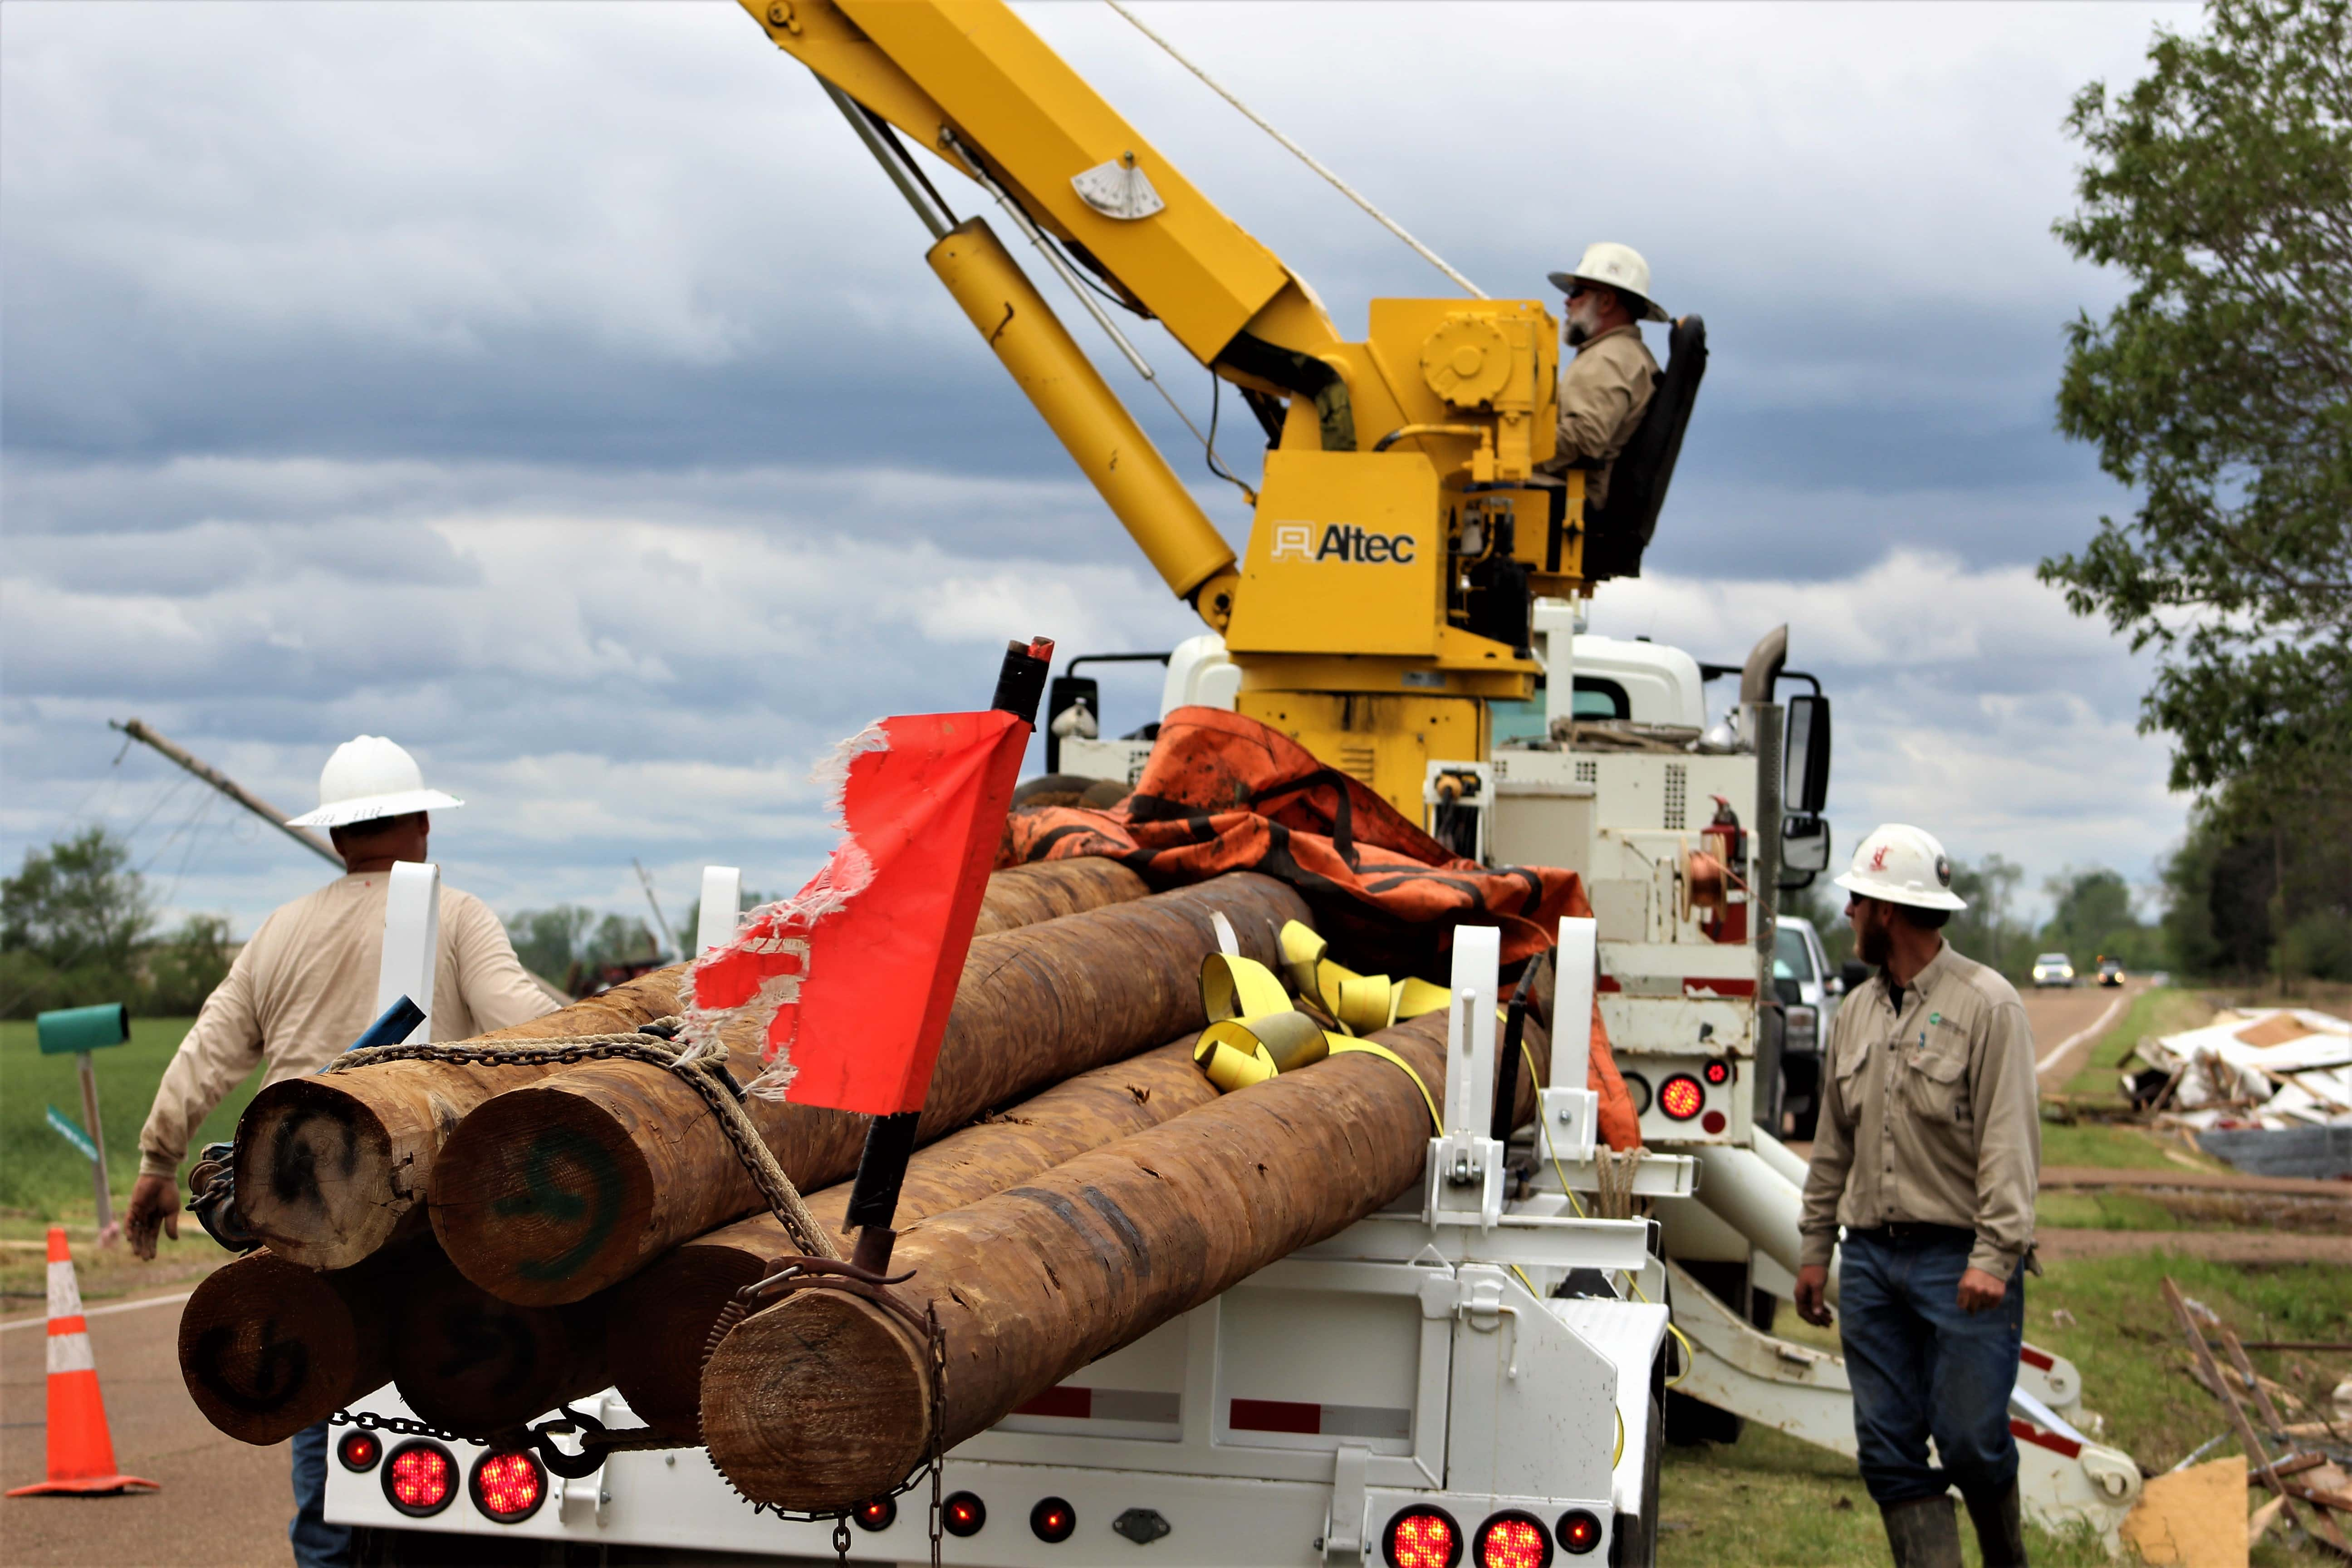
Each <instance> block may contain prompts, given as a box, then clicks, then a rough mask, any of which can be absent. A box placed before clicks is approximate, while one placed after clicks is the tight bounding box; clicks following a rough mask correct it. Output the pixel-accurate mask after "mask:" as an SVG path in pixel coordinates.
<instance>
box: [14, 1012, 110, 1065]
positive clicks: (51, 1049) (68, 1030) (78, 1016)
mask: <svg viewBox="0 0 2352 1568" xmlns="http://www.w3.org/2000/svg"><path fill="white" fill-rule="evenodd" d="M20 1016H21V1015H20ZM38 1022H39V1026H40V1033H41V1054H42V1055H43V1056H45V1057H61V1056H66V1055H68V1054H70V1053H74V1052H79V1051H94V1050H98V1049H100V1048H101V1047H106V1046H119V1045H121V1044H122V1042H123V1041H125V1040H127V1039H129V1038H130V1037H131V1009H130V1008H128V1007H126V1006H124V1005H122V1004H121V1003H120V1002H106V1003H101V1004H100V1005H98V1006H95V1007H60V1008H58V1009H57V1011H55V1012H53V1013H44V1014H42V1015H41V1016H40V1018H39V1020H38Z"/></svg>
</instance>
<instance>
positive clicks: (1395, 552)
mask: <svg viewBox="0 0 2352 1568" xmlns="http://www.w3.org/2000/svg"><path fill="white" fill-rule="evenodd" d="M1413 547H1414V545H1413V537H1412V534H1410V533H1373V532H1371V531H1369V530H1366V529H1361V528H1358V527H1357V526H1356V525H1355V524H1353V523H1349V522H1330V523H1325V524H1324V525H1323V531H1322V534H1321V536H1320V537H1319V538H1318V536H1317V534H1316V531H1315V525H1314V524H1313V523H1311V522H1277V523H1276V524H1275V525H1274V552H1273V554H1272V555H1271V556H1270V557H1269V558H1268V559H1270V560H1275V561H1358V562H1367V563H1372V564H1376V565H1397V566H1403V565H1408V564H1410V563H1412V552H1413Z"/></svg>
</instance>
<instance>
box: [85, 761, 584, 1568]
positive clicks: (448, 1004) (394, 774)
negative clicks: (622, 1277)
mask: <svg viewBox="0 0 2352 1568" xmlns="http://www.w3.org/2000/svg"><path fill="white" fill-rule="evenodd" d="M463 804H464V803H463V802H461V801H458V800H455V799H453V798H451V797H450V796H448V795H444V794H442V793H441V792H440V791H439V790H437V789H427V788H425V778H424V775H423V773H420V772H419V771H418V769H417V766H416V760H415V758H413V757H411V756H410V755H409V754H408V753H407V752H405V751H404V750H402V749H401V748H400V747H399V746H396V745H394V743H393V742H390V741H387V740H385V739H384V738H383V736H381V735H361V736H359V737H357V738H356V739H353V740H351V741H347V742H344V743H343V744H342V745H341V746H338V747H337V748H335V753H334V755H333V756H331V757H330V758H328V759H327V765H326V768H325V769H324V771H322V772H321V773H320V775H319V808H318V809H317V810H316V811H311V812H306V813H304V814H303V815H302V816H298V817H295V818H294V819H293V820H292V821H291V822H289V823H288V824H287V826H289V827H323V828H326V829H327V830H328V833H329V835H330V836H331V837H332V838H333V840H334V845H335V852H336V853H337V854H339V855H341V857H342V858H343V870H344V874H343V875H342V877H341V878H340V879H337V880H335V881H332V882H330V883H328V884H327V885H326V886H325V887H323V888H321V889H319V890H318V891H316V892H314V893H310V894H308V895H306V896H305V897H302V898H299V899H297V900H294V901H293V902H292V903H290V904H287V905H285V906H283V907H282V908H280V909H278V910H275V911H273V912H272V913H271V914H270V916H269V918H268V919H267V920H265V921H262V922H261V927H260V929H259V930H257V931H255V932H254V934H253V939H252V940H251V941H250V942H247V943H246V944H245V947H244V949H243V950H242V951H241V952H238V953H237V955H236V962H235V963H232V964H231V965H230V966H229V972H228V975H227V977H226V979H224V980H223V981H222V982H221V983H220V984H219V985H218V986H217V987H216V988H215V990H214V992H213V994H211V995H210V996H208V997H206V998H205V1005H204V1007H203V1009H202V1010H201V1011H200V1012H198V1014H197V1015H196V1021H195V1024H194V1026H192V1027H191V1028H190V1029H189V1030H188V1033H187V1035H186V1037H184V1039H182V1040H181V1042H180V1048H179V1051H178V1053H177V1054H175V1055H174V1056H173V1058H172V1061H171V1065H170V1066H169V1067H167V1068H165V1069H164V1071H163V1083H162V1085H161V1086H160V1087H158V1088H157V1089H156V1090H155V1105H154V1109H153V1110H151V1111H150V1112H149V1113H148V1116H147V1125H146V1126H145V1127H144V1128H142V1129H141V1131H140V1133H139V1182H138V1184H137V1185H136V1186H135V1187H134V1188H132V1190H131V1208H130V1212H129V1213H128V1214H127V1215H125V1216H124V1220H123V1229H124V1233H125V1234H126V1235H127V1236H128V1237H130V1239H131V1247H133V1248H134V1249H135V1250H136V1251H137V1252H138V1254H139V1256H140V1257H142V1258H152V1257H154V1256H155V1233H156V1231H157V1229H158V1228H159V1227H160V1228H162V1229H163V1230H164V1231H165V1232H167V1233H168V1234H169V1235H171V1236H172V1237H173V1238H174V1239H176V1238H177V1237H178V1236H179V1234H180V1226H179V1213H180V1194H179V1186H178V1175H179V1169H180V1164H181V1162H182V1161H183V1160H184V1159H185V1158H186V1156H187V1152H188V1142H189V1140H190V1139H191V1137H193V1136H194V1132H195V1130H196V1128H197V1127H198V1126H200V1125H201V1124H202V1123H203V1121H204V1120H205V1117H207V1116H209V1115H211V1114H212V1112H213V1110H214V1108H215V1106H217V1105H219V1104H220V1102H221V1100H222V1098H223V1097H224V1096H226V1094H227V1093H228V1091H229V1090H230V1089H232V1088H234V1087H235V1086H236V1084H237V1083H238V1082H239V1081H241V1080H242V1079H244V1078H245V1077H246V1075H247V1074H248V1073H250V1072H251V1071H252V1070H253V1068H255V1066H256V1065H257V1064H258V1065H259V1066H260V1067H261V1068H262V1071H263V1080H262V1081H263V1083H264V1084H265V1085H267V1084H271V1083H276V1082H277V1081H278V1079H286V1078H294V1077H298V1076H299V1075H301V1074H304V1073H311V1072H316V1071H318V1070H319V1068H321V1067H323V1066H325V1065H326V1064H327V1063H328V1062H329V1061H330V1060H331V1059H332V1058H334V1057H335V1056H336V1055H337V1054H339V1053H340V1052H341V1051H344V1050H346V1049H348V1048H349V1047H350V1046H351V1044H352V1041H353V1040H355V1039H357V1038H358V1037H359V1036H360V1034H361V1032H362V1031H363V1030H364V1029H366V1027H367V1026H368V1025H369V1024H370V1023H372V1022H373V1014H374V1012H375V992H376V978H377V973H378V971H379V970H380V968H381V967H382V963H383V916H384V895H385V890H386V889H387V887H388V886H389V884H390V881H391V875H390V873H391V871H392V868H393V865H394V862H396V861H401V860H413V861H422V860H424V859H425V847H426V841H427V838H428V837H429V836H430V834H431V832H432V829H433V819H432V813H434V812H436V811H446V810H451V809H454V808H455V807H457V806H458V805H463ZM431 1003H432V1005H431V1008H430V1011H431V1014H432V1018H433V1038H435V1039H436V1040H455V1039H464V1038H466V1037H468V1036H471V1035H478V1034H481V1033H484V1032H486V1031H488V1030H491V1029H503V1028H509V1027H511V1026H514V1025H517V1024H521V1023H526V1022H528V1021H529V1020H530V1019H532V1018H536V1017H538V1016H541V1014H543V1013H547V1012H551V1011H552V1010H553V1009H554V1007H555V1006H556V1000H555V998H554V997H553V996H552V995H551V994H550V993H549V992H548V991H547V990H546V989H545V988H543V987H542V986H541V985H540V984H538V983H537V982H536V981H534V980H532V978H531V977H530V973H528V972H526V971H525V970H524V968H523V966H522V963H521V961H520V960H519V959H517V958H516V957H515V951H514V946H513V944H512V943H511V942H509V941H508V940H507V933H506V928H505V927H504V926H503V925H501V924H499V917H498V916H496V915H494V914H492V913H491V912H490V910H489V906H488V905H487V904H485V903H483V902H482V900H479V899H478V898H476V897H474V896H473V895H472V894H471V893H461V892H459V891H457V889H454V888H451V887H448V886H447V885H446V884H444V885H443V887H442V889H441V931H440V952H439V953H438V955H437V956H436V961H435V966H434V983H433V996H432V999H431ZM326 1484H327V1428H326V1424H325V1423H324V1422H320V1424H319V1425H317V1426H312V1427H310V1428H309V1429H307V1430H305V1431H303V1432H301V1433H299V1434H298V1435H297V1436H296V1437H295V1439H294V1496H295V1509H296V1511H295V1516H294V1521H293V1523H292V1524H291V1525H290V1526H289V1528H288V1531H287V1533H288V1538H289V1540H290V1541H291V1542H292V1543H293V1548H294V1560H295V1562H296V1563H298V1564H300V1565H301V1568H341V1565H342V1564H347V1563H350V1562H351V1560H352V1541H351V1531H349V1530H348V1529H346V1528H344V1527H342V1526H341V1525H331V1524H329V1523H327V1521H326V1518H325V1515H324V1512H323V1507H324V1501H325V1494H326Z"/></svg>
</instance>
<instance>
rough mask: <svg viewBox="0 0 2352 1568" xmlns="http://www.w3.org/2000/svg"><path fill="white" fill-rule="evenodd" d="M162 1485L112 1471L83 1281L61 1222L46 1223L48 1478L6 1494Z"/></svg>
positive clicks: (109, 1439) (111, 1443) (111, 1441)
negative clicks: (83, 1303)
mask: <svg viewBox="0 0 2352 1568" xmlns="http://www.w3.org/2000/svg"><path fill="white" fill-rule="evenodd" d="M134 1487H144V1488H146V1489H148V1490H150V1491H160V1490H162V1488H161V1487H160V1486H159V1485H158V1484H157V1483H156V1482H154V1481H148V1480H142V1479H139V1478H138V1477H137V1476H125V1475H119V1474H117V1473H116V1471H115V1468H114V1439H113V1438H112V1437H111V1436H108V1434H107V1430H106V1401H105V1400H104V1399H102V1398H100V1395H99V1392H98V1363H97V1362H95V1361H94V1360H92V1359H91V1357H90V1353H89V1326H88V1325H87V1324H86V1323H85V1322H84V1321H83V1320H82V1315H81V1286H80V1284H79V1282H78V1281H76V1280H75V1279H74V1266H73V1254H71V1253H70V1252H68V1251H67V1250H66V1233H65V1229H64V1227H63V1226H54V1225H53V1226H49V1479H47V1480H46V1481H43V1482H41V1483H40V1484H39V1485H38V1486H30V1487H18V1488H17V1489H16V1490H14V1491H12V1492H10V1493H9V1494H8V1495H9V1496H10V1497H31V1496H35V1495H37V1494H38V1493H42V1492H120V1491H129V1490H130V1489H132V1488H134Z"/></svg>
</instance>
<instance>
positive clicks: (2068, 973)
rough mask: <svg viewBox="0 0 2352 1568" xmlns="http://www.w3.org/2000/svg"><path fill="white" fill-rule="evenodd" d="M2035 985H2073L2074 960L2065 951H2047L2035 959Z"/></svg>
mask: <svg viewBox="0 0 2352 1568" xmlns="http://www.w3.org/2000/svg"><path fill="white" fill-rule="evenodd" d="M2033 984H2035V986H2037V987H2040V986H2044V985H2072V984H2074V960H2073V959H2071V958H2069V957H2067V956H2066V955H2065V954H2064V953H2063V952H2045V953H2043V954H2042V956H2041V957H2039V958H2037V959H2035V960H2034V961H2033Z"/></svg>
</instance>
